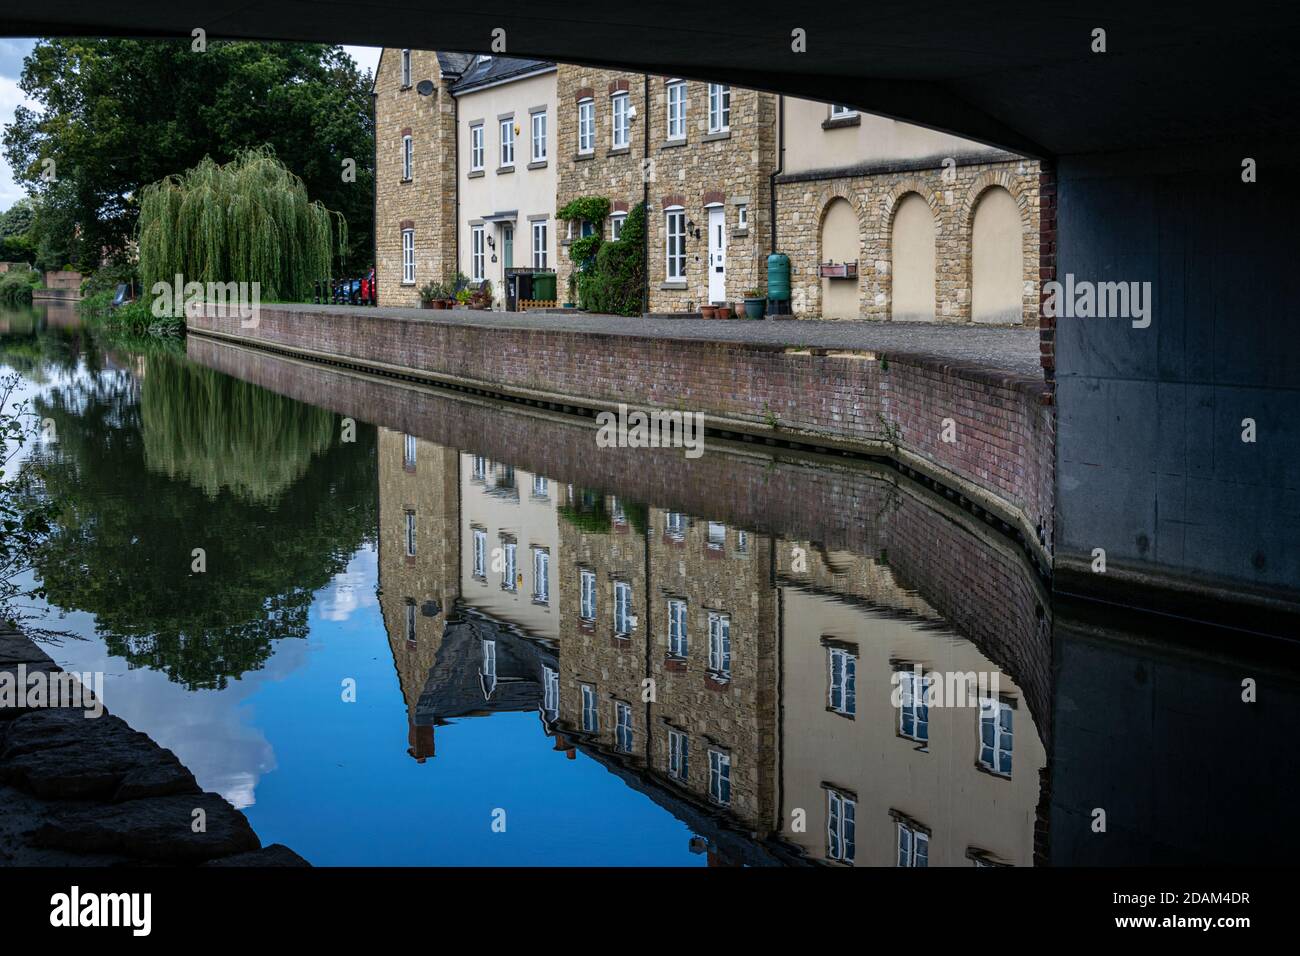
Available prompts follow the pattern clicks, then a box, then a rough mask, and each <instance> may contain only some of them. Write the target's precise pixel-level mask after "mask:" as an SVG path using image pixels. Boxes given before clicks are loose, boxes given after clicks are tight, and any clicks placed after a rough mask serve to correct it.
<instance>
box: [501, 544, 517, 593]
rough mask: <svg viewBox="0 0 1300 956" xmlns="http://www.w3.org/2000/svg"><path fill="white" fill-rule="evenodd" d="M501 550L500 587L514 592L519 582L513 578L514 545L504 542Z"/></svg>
mask: <svg viewBox="0 0 1300 956" xmlns="http://www.w3.org/2000/svg"><path fill="white" fill-rule="evenodd" d="M501 550H502V551H503V552H505V553H504V555H503V558H504V560H503V561H502V565H501V587H502V588H504V589H505V590H507V591H516V590H518V589H519V582H518V581H517V580H516V578H515V573H516V572H515V550H516V547H515V543H514V542H513V541H504V542H502V545H501Z"/></svg>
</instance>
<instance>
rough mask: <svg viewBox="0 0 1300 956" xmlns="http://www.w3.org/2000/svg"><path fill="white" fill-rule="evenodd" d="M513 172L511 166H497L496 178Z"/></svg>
mask: <svg viewBox="0 0 1300 956" xmlns="http://www.w3.org/2000/svg"><path fill="white" fill-rule="evenodd" d="M514 171H515V167H514V166H513V165H511V166H498V167H497V175H498V176H504V175H505V174H506V173H513V172H514Z"/></svg>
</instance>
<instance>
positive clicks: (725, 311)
mask: <svg viewBox="0 0 1300 956" xmlns="http://www.w3.org/2000/svg"><path fill="white" fill-rule="evenodd" d="M718 318H720V319H729V318H731V306H729V305H720V306H718Z"/></svg>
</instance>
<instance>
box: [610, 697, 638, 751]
mask: <svg viewBox="0 0 1300 956" xmlns="http://www.w3.org/2000/svg"><path fill="white" fill-rule="evenodd" d="M635 741H636V731H634V730H633V729H632V707H631V705H630V704H625V703H624V702H623V701H621V700H616V701H614V747H615V749H616V750H619V751H621V752H622V753H625V754H630V753H631V752H632V748H633V747H634V746H635Z"/></svg>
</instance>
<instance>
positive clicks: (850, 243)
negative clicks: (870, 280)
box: [817, 196, 862, 319]
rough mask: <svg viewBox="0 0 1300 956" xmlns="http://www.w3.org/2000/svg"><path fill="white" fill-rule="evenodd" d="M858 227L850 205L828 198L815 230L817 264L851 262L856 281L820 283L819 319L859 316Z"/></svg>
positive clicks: (859, 267) (859, 224)
mask: <svg viewBox="0 0 1300 956" xmlns="http://www.w3.org/2000/svg"><path fill="white" fill-rule="evenodd" d="M861 259H862V224H861V221H860V219H859V216H858V211H857V210H856V209H855V208H854V205H853V203H852V202H850V201H849V200H848V199H847V198H845V197H843V196H831V197H829V198H828V200H827V201H826V203H825V204H824V205H823V206H822V210H821V221H820V224H819V226H818V230H817V261H818V262H832V261H833V262H852V263H853V264H854V265H855V266H857V268H858V269H859V275H858V277H857V278H852V279H849V278H845V279H829V278H823V279H820V286H821V288H820V290H819V291H820V294H821V309H820V312H821V316H822V318H824V319H857V318H860V317H861V315H862V301H861V300H862V295H861V288H862V285H861V275H862V261H861Z"/></svg>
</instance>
